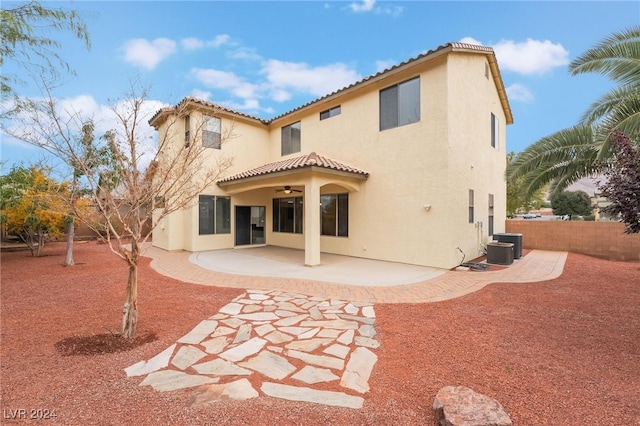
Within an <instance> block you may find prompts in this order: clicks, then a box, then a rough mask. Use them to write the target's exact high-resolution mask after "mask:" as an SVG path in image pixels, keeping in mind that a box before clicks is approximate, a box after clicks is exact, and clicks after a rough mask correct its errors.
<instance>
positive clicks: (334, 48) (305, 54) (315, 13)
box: [1, 0, 640, 166]
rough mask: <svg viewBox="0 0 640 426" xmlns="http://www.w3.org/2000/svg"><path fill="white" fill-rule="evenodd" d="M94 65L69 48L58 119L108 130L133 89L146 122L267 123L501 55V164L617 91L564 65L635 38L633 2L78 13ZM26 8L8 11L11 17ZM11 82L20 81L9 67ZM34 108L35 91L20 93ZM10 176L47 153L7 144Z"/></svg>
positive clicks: (81, 7) (141, 8) (168, 7)
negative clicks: (153, 117)
mask: <svg viewBox="0 0 640 426" xmlns="http://www.w3.org/2000/svg"><path fill="white" fill-rule="evenodd" d="M44 3H45V5H46V6H48V7H64V8H70V9H74V10H77V11H78V12H79V13H80V14H81V16H82V17H83V18H84V20H85V22H86V24H87V26H88V29H89V33H90V37H91V43H92V47H91V49H90V50H89V51H87V50H86V49H84V47H83V44H82V43H80V42H79V41H78V40H76V39H74V38H73V37H71V36H69V35H63V36H60V37H59V40H60V42H61V44H62V48H61V49H60V51H59V53H60V55H61V56H62V57H63V58H64V59H65V60H67V61H68V62H69V63H70V65H71V66H72V67H73V68H74V69H75V71H76V73H77V75H76V76H75V77H71V76H68V77H67V79H66V83H65V84H64V85H62V86H61V87H59V88H57V89H56V91H55V96H57V97H58V98H60V100H61V102H62V103H63V104H64V105H70V106H72V108H73V109H74V110H75V111H81V112H82V113H83V114H85V115H87V116H91V117H93V118H94V119H96V120H99V121H101V122H102V124H101V125H100V126H98V127H99V128H101V127H104V128H105V129H107V128H109V127H110V123H109V115H108V114H107V113H105V111H106V107H107V105H108V104H109V102H110V100H113V99H117V98H122V97H123V96H124V94H125V93H126V91H127V89H128V87H129V85H130V82H131V81H132V79H138V80H139V81H141V82H142V84H143V85H144V86H146V87H148V88H149V91H150V96H149V98H150V99H151V100H152V101H153V102H151V103H150V105H149V111H150V112H154V111H155V110H157V108H159V107H160V106H162V105H163V104H175V103H177V102H178V101H180V100H181V99H182V98H184V97H185V96H195V97H199V98H202V99H206V100H209V101H211V102H215V103H219V104H222V105H224V106H227V107H229V108H232V109H235V110H238V111H241V112H244V113H247V114H251V115H254V116H257V117H261V118H266V119H269V118H272V117H275V116H277V115H280V114H282V113H285V112H287V111H289V110H291V109H294V108H296V107H298V106H300V105H303V104H305V103H307V102H309V101H312V100H314V99H317V98H319V97H322V96H324V95H326V94H329V93H331V92H332V91H334V90H337V89H340V88H342V87H344V86H347V85H349V84H351V83H354V82H356V81H358V80H360V79H362V78H364V77H366V76H369V75H372V74H375V73H376V72H378V71H380V70H382V69H385V68H387V67H389V66H391V65H394V64H397V63H400V62H402V61H405V60H407V59H409V58H412V57H415V56H416V55H418V54H420V53H423V52H426V51H428V50H430V49H434V48H436V47H438V46H439V45H442V44H444V43H447V42H451V41H467V42H470V41H471V42H474V43H478V44H483V45H485V46H490V47H492V48H494V50H495V52H496V56H497V58H498V64H499V66H500V69H501V73H502V78H503V81H504V84H505V87H506V88H507V92H508V96H509V102H510V104H511V108H512V111H513V115H514V121H515V122H514V124H513V125H510V126H508V127H507V150H508V151H516V152H519V151H522V150H523V149H524V148H526V147H527V146H528V145H530V144H531V143H533V142H535V141H536V140H538V139H539V138H541V137H543V136H546V135H549V134H551V133H553V132H555V131H557V130H560V129H562V128H566V127H569V126H571V125H573V124H575V123H576V122H577V121H578V120H579V118H580V117H581V115H582V113H583V112H584V111H585V110H586V109H587V107H588V106H589V105H590V104H591V103H592V102H593V101H595V100H596V99H597V98H598V97H599V96H600V95H602V94H603V93H605V92H606V91H607V90H609V89H610V88H611V87H612V86H611V84H610V82H609V81H608V80H606V79H605V78H604V77H602V76H599V75H578V76H570V75H569V72H568V69H567V65H568V64H569V62H570V61H571V60H573V59H574V58H575V57H576V56H578V55H579V54H581V53H583V52H584V51H585V50H586V49H588V48H590V47H592V46H594V45H595V44H596V43H597V42H599V41H600V40H601V39H602V38H603V37H605V36H608V35H610V34H611V33H613V32H615V31H620V30H623V29H625V28H628V27H630V26H632V25H638V24H640V2H638V1H625V2H616V1H601V2H597V1H590V2H579V1H568V2H557V1H534V2H526V1H493V2H490V1H487V2H484V1H473V2H464V1H447V2H437V1H410V2H394V1H375V0H366V1H355V2H352V1H286V2H285V1H282V2H274V1H256V2H248V1H234V2H230V1H197V2H177V1H147V2H144V1H141V2H130V1H102V2H100V1H74V2H44ZM17 4H20V3H19V2H10V1H3V5H2V7H3V8H11V7H13V6H15V5H17ZM2 72H3V73H6V74H9V73H12V72H20V73H22V71H19V70H16V69H15V67H13V66H12V64H11V63H10V62H8V63H6V64H5V67H4V69H3V70H2ZM16 89H17V91H18V92H19V93H20V94H21V95H24V96H34V97H35V96H38V95H39V93H38V92H37V90H36V89H35V87H34V86H33V85H26V86H18V87H16ZM1 148H2V152H1V158H2V161H6V163H7V165H8V166H10V165H12V164H14V163H17V162H20V161H24V162H25V163H27V164H28V163H30V162H33V161H36V160H38V159H40V158H41V157H42V152H41V151H39V150H36V149H34V148H31V147H27V146H24V145H22V144H19V143H17V142H16V141H13V140H11V139H10V138H8V137H6V136H3V139H2V143H1Z"/></svg>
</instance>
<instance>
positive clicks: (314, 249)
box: [218, 152, 369, 266]
mask: <svg viewBox="0 0 640 426" xmlns="http://www.w3.org/2000/svg"><path fill="white" fill-rule="evenodd" d="M368 177H369V173H367V172H365V171H363V170H360V169H357V168H355V167H352V166H348V165H346V164H343V163H341V162H338V161H335V160H332V159H330V158H327V157H323V156H321V155H318V154H316V153H315V152H311V153H309V154H306V155H302V156H298V157H294V158H290V159H287V160H282V161H278V162H274V163H269V164H265V165H263V166H260V167H257V168H254V169H251V170H247V171H245V172H241V173H237V174H235V175H232V176H228V177H226V178H224V179H221V180H220V181H218V186H219V187H220V188H222V189H224V190H225V192H226V193H227V194H229V195H234V194H242V193H248V192H250V191H255V190H261V189H273V190H274V191H279V192H280V191H281V192H283V193H284V194H286V195H290V194H297V195H298V196H300V197H302V199H303V209H304V214H303V218H304V219H303V223H302V224H300V225H303V227H302V226H301V228H300V229H301V230H302V229H303V231H302V234H303V235H304V262H303V263H304V265H306V266H317V265H320V264H321V261H320V252H321V246H320V236H321V209H320V205H321V204H320V200H321V194H322V188H325V187H332V188H339V189H340V191H344V192H346V193H353V192H358V191H360V188H361V185H363V184H364V182H365V181H366V179H367V178H368ZM271 213H272V214H273V211H272V212H271ZM352 214H354V213H352ZM236 220H238V219H236ZM236 226H237V223H236ZM267 244H269V243H268V242H267Z"/></svg>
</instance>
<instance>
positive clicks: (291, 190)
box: [276, 185, 302, 194]
mask: <svg viewBox="0 0 640 426" xmlns="http://www.w3.org/2000/svg"><path fill="white" fill-rule="evenodd" d="M276 192H284V193H285V194H291V193H292V192H302V191H300V190H299V189H291V187H290V186H289V185H287V186H285V187H284V188H283V189H276Z"/></svg>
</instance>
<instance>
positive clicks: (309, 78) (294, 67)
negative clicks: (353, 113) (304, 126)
mask: <svg viewBox="0 0 640 426" xmlns="http://www.w3.org/2000/svg"><path fill="white" fill-rule="evenodd" d="M261 73H262V74H266V76H267V80H268V81H269V85H270V87H271V88H273V89H280V90H287V89H293V90H296V91H300V92H304V93H310V94H312V95H316V96H324V95H327V94H329V93H332V92H334V91H336V90H338V89H342V88H343V87H345V86H348V85H350V84H352V83H355V82H356V81H358V80H360V79H361V78H362V77H361V76H360V74H359V73H358V72H357V71H355V70H353V69H350V68H349V67H347V66H346V65H345V64H340V63H337V64H330V65H325V66H319V67H310V66H309V65H308V64H305V63H302V62H297V63H296V62H284V61H278V60H276V59H271V60H268V61H266V62H265V64H264V66H263V68H262V71H261Z"/></svg>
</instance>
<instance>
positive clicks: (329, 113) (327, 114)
mask: <svg viewBox="0 0 640 426" xmlns="http://www.w3.org/2000/svg"><path fill="white" fill-rule="evenodd" d="M340 112H342V111H341V108H340V105H338V106H337V107H333V108H331V109H328V110H326V111H322V112H321V113H320V120H326V119H327V118H330V117H335V116H336V115H340Z"/></svg>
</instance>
